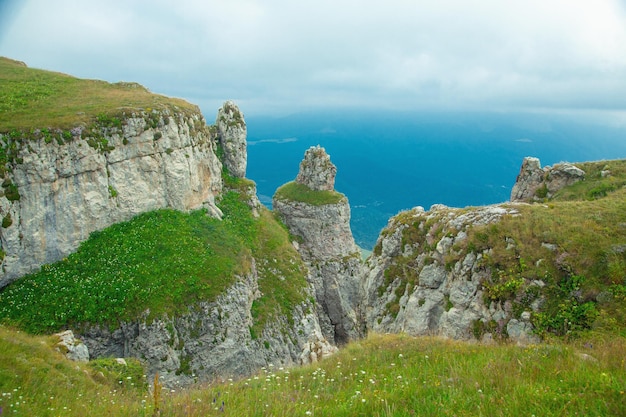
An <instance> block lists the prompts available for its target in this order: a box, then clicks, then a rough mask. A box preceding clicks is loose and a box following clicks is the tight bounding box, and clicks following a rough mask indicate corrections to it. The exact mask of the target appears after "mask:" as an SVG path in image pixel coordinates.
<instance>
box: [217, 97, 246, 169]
mask: <svg viewBox="0 0 626 417" xmlns="http://www.w3.org/2000/svg"><path fill="white" fill-rule="evenodd" d="M215 125H216V126H217V136H218V139H219V142H220V145H221V146H222V149H223V151H224V165H225V166H226V169H227V170H228V172H229V173H230V175H232V176H233V177H236V178H244V177H245V176H246V167H247V164H248V157H247V151H246V137H247V134H248V131H247V127H246V122H245V120H244V118H243V113H242V112H241V110H239V107H237V105H236V104H235V103H234V102H232V101H227V102H225V103H224V105H223V106H222V107H221V108H220V109H219V111H218V112H217V119H216V120H215Z"/></svg>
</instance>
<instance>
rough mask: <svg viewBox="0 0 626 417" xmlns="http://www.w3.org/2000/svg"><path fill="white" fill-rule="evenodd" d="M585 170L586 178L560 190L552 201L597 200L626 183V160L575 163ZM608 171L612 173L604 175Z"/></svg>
mask: <svg viewBox="0 0 626 417" xmlns="http://www.w3.org/2000/svg"><path fill="white" fill-rule="evenodd" d="M575 165H576V166H577V167H578V168H580V169H582V170H583V171H585V179H584V180H583V181H580V182H577V183H576V184H574V185H572V186H570V187H566V188H564V189H563V190H561V191H558V192H557V193H556V195H555V196H554V197H553V198H552V199H551V200H552V201H569V200H583V199H585V200H595V199H598V198H602V197H605V196H606V195H607V194H608V193H611V192H613V191H616V190H619V189H620V188H622V187H623V186H625V185H626V160H623V159H622V160H612V161H599V162H584V163H577V164H575ZM603 171H605V172H606V171H608V172H610V175H606V176H603V175H602V172H603Z"/></svg>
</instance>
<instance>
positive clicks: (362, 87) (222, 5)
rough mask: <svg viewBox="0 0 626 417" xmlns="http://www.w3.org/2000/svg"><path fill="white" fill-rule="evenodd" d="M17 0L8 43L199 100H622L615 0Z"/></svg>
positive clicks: (621, 103)
mask: <svg viewBox="0 0 626 417" xmlns="http://www.w3.org/2000/svg"><path fill="white" fill-rule="evenodd" d="M16 4H17V3H15V2H14V4H13V9H14V10H13V13H12V14H11V24H8V25H3V29H0V30H2V31H3V32H2V37H0V54H2V55H7V56H10V57H12V58H15V59H20V60H23V61H25V62H27V63H28V64H29V65H31V66H36V67H43V68H48V69H54V70H59V71H63V72H68V73H71V74H74V75H77V76H81V77H89V78H101V79H106V80H108V81H119V80H126V81H138V82H140V83H142V84H144V85H146V86H147V87H148V88H150V89H151V90H152V91H155V92H161V93H164V94H169V95H174V96H179V97H184V98H187V99H189V100H190V101H194V102H196V103H198V104H200V105H201V107H203V109H216V108H217V107H219V105H220V104H221V103H222V102H223V101H224V100H225V99H229V98H232V99H235V100H237V101H238V102H239V104H240V106H241V107H242V108H243V109H244V110H245V112H246V113H247V114H257V113H263V112H278V113H281V112H282V113H285V112H292V111H297V110H302V109H310V108H318V107H337V108H340V107H372V108H377V107H382V108H401V109H468V108H470V109H481V110H482V109H486V110H501V109H513V110H516V109H517V110H520V109H522V110H523V109H560V110H563V109H599V110H611V111H618V112H619V111H624V110H626V23H625V22H626V12H625V10H624V6H623V4H622V3H621V2H620V1H618V0H599V1H595V2H589V1H586V0H552V1H549V2H546V1H539V0H527V1H524V2H521V1H511V2H503V1H501V0H484V1H481V2H467V1H463V0H439V1H434V0H423V1H412V0H389V1H387V2H380V1H373V0H361V1H356V0H345V1H339V2H338V1H336V0H333V1H330V0H317V1H315V2H313V1H309V0H303V1H299V2H293V1H287V0H265V1H261V0H230V1H227V2H226V1H224V2H206V1H201V0H179V1H176V2H174V1H168V0H155V1H147V0H136V1H132V2H128V1H122V0H114V1H108V2H95V1H77V0H59V1H55V2H49V1H45V0H27V1H23V2H20V6H16ZM16 10H17V11H16ZM212 111H213V110H211V112H212Z"/></svg>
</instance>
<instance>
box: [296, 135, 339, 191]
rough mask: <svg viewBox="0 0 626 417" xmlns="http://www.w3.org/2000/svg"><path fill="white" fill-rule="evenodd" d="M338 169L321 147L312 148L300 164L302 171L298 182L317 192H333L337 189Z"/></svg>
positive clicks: (307, 151)
mask: <svg viewBox="0 0 626 417" xmlns="http://www.w3.org/2000/svg"><path fill="white" fill-rule="evenodd" d="M336 175H337V167H336V166H335V164H333V163H332V162H330V156H329V155H328V154H327V153H326V150H325V149H324V148H322V147H320V146H319V145H317V146H311V147H310V148H309V149H307V150H306V152H305V153H304V159H303V160H302V162H300V171H299V172H298V176H297V177H296V182H298V183H300V184H304V185H306V186H307V187H309V188H310V189H312V190H316V191H323V190H326V191H332V190H334V189H335V176H336Z"/></svg>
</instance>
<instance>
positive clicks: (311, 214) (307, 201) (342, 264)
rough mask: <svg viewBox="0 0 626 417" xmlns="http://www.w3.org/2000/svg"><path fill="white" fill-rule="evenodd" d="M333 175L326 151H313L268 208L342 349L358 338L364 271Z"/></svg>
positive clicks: (324, 325)
mask: <svg viewBox="0 0 626 417" xmlns="http://www.w3.org/2000/svg"><path fill="white" fill-rule="evenodd" d="M336 172H337V168H336V167H335V165H334V164H333V163H332V162H331V161H330V157H329V156H328V154H327V153H326V151H325V150H324V148H321V147H319V146H317V147H311V148H309V149H308V150H307V151H306V152H305V155H304V159H303V160H302V162H301V163H300V170H299V172H298V175H297V177H296V180H295V182H292V183H288V184H285V185H284V186H282V187H281V188H279V189H278V190H277V191H276V194H275V195H274V198H273V202H272V204H273V207H274V211H275V212H276V213H277V214H278V216H279V217H280V219H281V220H282V221H283V222H284V223H285V224H286V225H287V227H288V229H289V232H290V233H291V234H292V235H293V236H294V238H295V241H294V246H296V248H297V249H298V251H299V252H300V254H301V255H302V259H303V260H304V261H305V262H306V264H307V265H308V267H309V277H308V279H309V281H310V282H311V283H312V284H313V287H314V289H315V297H316V301H317V303H316V305H317V313H318V317H319V320H320V325H321V327H322V331H323V333H324V335H325V336H326V338H327V339H328V340H332V341H334V342H335V343H338V344H343V343H346V342H347V341H348V340H350V339H355V338H357V337H359V336H360V325H359V318H358V314H357V305H358V287H359V275H360V272H361V267H362V265H361V260H360V251H359V249H358V247H357V246H356V244H355V243H354V237H353V236H352V232H351V230H350V205H349V203H348V199H347V198H346V197H345V196H344V195H343V194H340V193H337V192H336V191H335V190H334V185H335V175H336Z"/></svg>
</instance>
